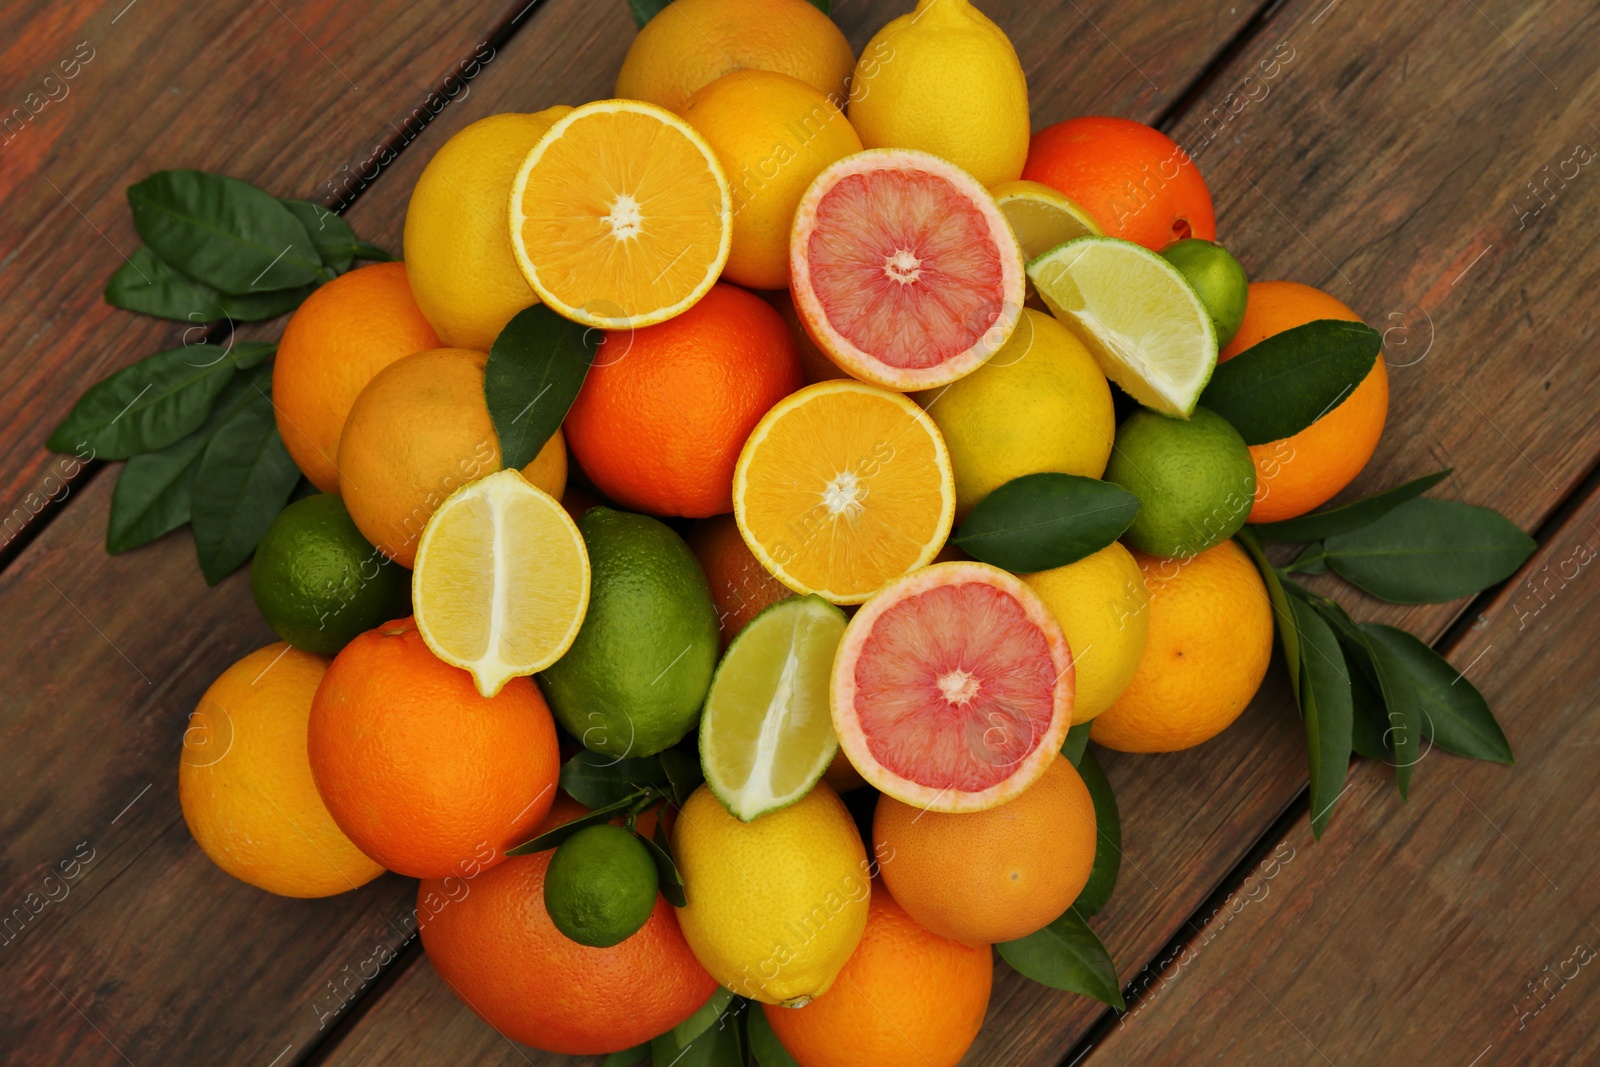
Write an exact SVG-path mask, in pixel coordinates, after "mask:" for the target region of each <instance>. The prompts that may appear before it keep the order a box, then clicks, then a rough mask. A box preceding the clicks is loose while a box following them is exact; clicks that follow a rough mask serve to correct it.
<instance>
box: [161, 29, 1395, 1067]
mask: <svg viewBox="0 0 1600 1067" xmlns="http://www.w3.org/2000/svg"><path fill="white" fill-rule="evenodd" d="M616 92H617V98H616V99H610V100H599V101H591V102H587V103H583V102H577V103H578V106H575V107H567V106H561V107H553V108H550V109H548V110H546V111H542V112H539V113H537V114H503V115H494V116H491V117H489V118H486V119H482V120H480V121H478V122H476V123H473V124H472V125H470V126H468V127H466V128H465V129H463V130H461V131H460V132H459V133H457V134H456V135H455V136H454V137H452V138H451V139H450V140H449V141H448V143H446V144H445V145H443V146H442V147H441V148H440V149H439V150H438V151H437V153H436V154H435V155H434V156H433V158H432V160H431V162H430V163H429V164H428V166H427V168H426V170H424V172H423V173H422V175H421V177H420V178H419V179H418V181H417V184H416V187H415V190H414V191H413V194H412V198H411V202H410V208H409V212H408V214H407V218H406V225H405V245H404V262H403V263H378V264H373V265H370V266H363V267H359V268H357V269H354V270H351V271H349V272H348V273H345V274H342V275H340V276H338V277H337V278H335V279H334V280H332V281H330V282H328V283H327V284H325V285H322V286H321V287H320V288H318V289H317V290H316V291H315V292H314V293H313V294H312V295H311V296H310V297H309V298H308V299H306V300H305V302H304V304H303V305H301V306H300V307H299V309H298V310H297V311H296V312H295V313H294V316H293V318H292V320H291V321H290V322H289V324H288V327H287V329H286V330H285V332H284V335H283V339H282V342H281V344H280V345H279V348H278V352H277V355H276V362H275V365H274V369H273V373H272V384H271V392H272V399H273V404H274V409H275V413H276V419H277V425H278V429H279V432H280V433H281V435H282V438H283V441H284V443H285V445H286V446H287V449H288V451H289V454H290V455H291V456H292V457H293V459H294V462H295V463H296V464H297V465H298V467H299V469H300V470H301V471H302V472H303V473H304V475H305V477H306V478H308V479H309V480H310V482H311V483H312V484H313V485H314V486H315V488H316V489H317V490H320V493H317V494H313V495H306V496H302V497H301V498H300V499H297V500H296V501H294V502H293V503H291V504H289V506H287V507H286V508H284V509H283V511H282V512H281V513H280V514H279V515H278V517H277V519H276V520H275V521H274V522H273V523H272V525H271V527H270V529H269V530H268V532H267V534H266V536H265V538H264V539H263V540H262V541H261V543H260V545H259V547H258V549H257V551H256V554H255V560H254V564H253V567H252V572H251V586H252V589H253V591H254V594H255V597H256V600H257V603H258V604H259V605H260V608H261V611H262V613H263V615H264V616H265V617H266V619H267V621H268V622H269V623H270V624H271V626H272V627H273V629H274V630H275V631H276V632H277V633H278V634H279V635H280V636H281V637H282V638H283V639H284V642H285V643H284V644H281V645H275V646H271V647H268V648H264V649H260V650H258V651H256V652H253V653H251V654H250V655H249V656H246V657H245V658H244V659H243V660H241V661H239V662H238V663H237V664H235V665H234V666H233V667H231V668H229V670H228V671H226V672H225V673H224V674H223V676H222V677H221V678H219V679H218V680H217V681H216V682H215V684H213V685H212V686H211V688H210V689H209V690H208V691H207V692H206V694H205V696H204V698H203V699H202V701H201V705H200V708H199V710H198V711H197V713H196V715H195V717H194V718H193V720H192V721H191V729H190V736H189V738H188V740H187V741H186V745H185V749H184V756H183V764H182V768H181V772H180V793H181V798H182V804H183V810H184V814H185V817H186V818H187V820H188V823H189V825H190V827H191V829H192V830H193V833H194V836H195V838H196V840H197V841H198V842H199V844H200V846H201V847H202V848H203V849H204V850H205V851H206V853H207V854H208V855H210V856H211V857H212V858H213V859H214V860H215V861H216V862H217V863H218V864H219V865H220V866H221V867H222V868H224V869H225V870H227V871H228V872H229V873H231V874H233V875H235V876H237V877H239V878H241V879H244V880H245V881H247V882H250V883H252V884H254V885H257V886H260V887H262V888H264V889H267V890H270V891H272V892H275V893H281V894H286V895H291V896H302V897H316V896H324V895H328V894H332V893H338V892H342V891H345V890H349V889H353V888H355V887H358V886H360V885H362V884H363V883H365V882H367V881H369V880H371V879H373V878H375V877H376V876H378V875H379V874H380V873H381V872H382V871H384V870H389V871H394V872H397V873H399V874H402V875H406V876H409V877H414V878H418V879H421V880H422V881H421V887H420V890H419V896H418V909H417V915H416V918H417V924H418V926H419V927H420V931H421V937H422V941H423V944H424V945H425V946H426V950H427V953H428V956H429V958H430V960H431V962H432V965H433V967H434V968H435V969H436V970H437V972H438V974H439V975H440V976H441V977H442V978H443V979H444V980H445V981H446V982H447V983H449V984H450V986H451V987H452V988H454V989H455V990H456V991H457V992H458V993H459V995H460V996H461V997H462V999H463V1000H464V1001H466V1002H467V1003H468V1004H470V1005H471V1006H472V1008H473V1010H475V1011H476V1012H478V1013H479V1014H480V1015H482V1016H483V1017H484V1018H485V1019H486V1020H487V1021H488V1022H489V1023H490V1024H492V1025H493V1026H494V1027H496V1028H497V1029H498V1030H500V1031H501V1032H502V1033H504V1034H505V1035H507V1036H508V1037H510V1038H512V1039H514V1040H517V1041H520V1042H525V1043H527V1044H530V1045H533V1046H537V1047H539V1048H543V1049H548V1050H553V1051H556V1052H562V1053H577V1054H596V1053H612V1052H618V1051H621V1050H627V1049H635V1048H637V1049H638V1051H639V1055H640V1058H642V1057H643V1056H644V1055H645V1053H646V1051H647V1050H646V1049H644V1048H643V1047H641V1046H643V1045H645V1044H647V1043H651V1042H653V1043H654V1048H655V1054H656V1056H657V1062H658V1063H664V1062H671V1061H672V1060H673V1059H674V1058H675V1056H676V1055H677V1053H678V1051H679V1050H681V1049H682V1048H685V1047H688V1046H689V1045H690V1044H694V1043H696V1042H711V1043H716V1042H724V1041H732V1042H733V1043H734V1047H735V1048H736V1049H738V1050H744V1049H745V1048H746V1047H748V1049H749V1050H750V1051H751V1053H752V1054H753V1055H754V1056H755V1057H756V1058H757V1059H758V1060H759V1062H761V1063H762V1064H763V1065H764V1067H774V1065H776V1064H786V1063H799V1064H802V1065H803V1067H834V1065H845V1064H874V1065H897V1064H907V1065H913V1064H914V1065H952V1064H955V1063H956V1062H957V1061H958V1060H959V1059H960V1058H961V1057H962V1055H963V1054H964V1053H965V1052H966V1050H967V1048H968V1047H969V1046H970V1045H971V1043H972V1042H973V1040H974V1038H975V1037H976V1035H977V1033H978V1030H979V1028H980V1026H981V1025H982V1022H983V1019H984V1015H985V1011H986V1008H987V1005H988V1001H989V993H990V986H991V982H992V980H993V969H994V963H993V953H992V952H991V948H990V946H996V945H998V946H1001V952H1002V955H1004V956H1005V958H1007V959H1008V960H1013V961H1014V962H1015V961H1016V960H1021V959H1022V958H1023V957H1024V956H1026V955H1027V954H1028V953H1029V952H1034V951H1036V950H1037V946H1035V948H1034V949H1029V950H1028V952H1023V951H1021V950H1008V949H1007V948H1006V947H1005V946H1014V945H1019V944H1027V942H1028V939H1029V938H1031V937H1033V936H1034V935H1036V934H1037V933H1038V932H1039V931H1041V930H1043V929H1045V928H1047V927H1049V926H1051V924H1053V923H1057V922H1061V921H1064V920H1068V919H1070V918H1071V917H1073V916H1078V917H1079V921H1081V917H1082V916H1084V915H1087V914H1090V913H1092V912H1093V911H1094V910H1095V909H1096V908H1097V907H1098V905H1099V903H1103V900H1104V896H1105V894H1106V893H1108V892H1109V884H1108V883H1106V884H1101V883H1102V882H1103V878H1104V876H1103V875H1101V874H1100V873H1099V872H1101V871H1102V870H1103V869H1104V868H1106V867H1107V866H1108V865H1109V869H1110V870H1111V871H1112V872H1113V875H1114V871H1115V862H1116V856H1115V855H1114V854H1111V853H1115V851H1116V844H1115V840H1114V834H1113V833H1111V832H1109V831H1110V829H1111V828H1110V827H1108V825H1107V824H1106V817H1105V814H1104V813H1105V812H1106V810H1107V809H1106V808H1105V807H1104V798H1102V797H1101V796H1100V795H1098V793H1097V791H1098V790H1100V789H1101V787H1102V784H1103V781H1104V779H1103V776H1102V775H1101V773H1100V772H1099V770H1098V768H1097V767H1094V766H1092V762H1093V757H1092V756H1087V757H1085V756H1084V755H1083V752H1084V749H1083V743H1084V739H1085V736H1084V735H1085V734H1086V733H1087V737H1088V738H1089V739H1092V740H1093V741H1094V742H1096V743H1097V744H1099V745H1101V746H1105V747H1107V748H1111V749H1115V750H1119V751H1126V752H1168V751H1173V750H1177V749H1183V748H1187V747H1190V746H1193V745H1197V744H1200V743H1201V742H1204V741H1206V740H1208V739H1209V738H1211V737H1214V736H1215V735H1216V734H1218V733H1219V732H1220V731H1222V730H1223V729H1225V728H1226V727H1228V726H1229V725H1230V724H1231V723H1232V722H1234V720H1235V719H1236V718H1237V717H1238V716H1239V714H1240V713H1241V711H1242V710H1243V709H1244V707H1245V705H1246V704H1247V703H1248V702H1249V701H1250V699H1251V697H1252V696H1253V695H1254V693H1255V691H1256V689H1257V687H1258V685H1259V684H1260V682H1261V680H1262V677H1263V675H1264V673H1265V671H1266V669H1267V662H1268V659H1269V654H1270V648H1271V642H1272V636H1273V615H1272V609H1271V607H1270V606H1269V601H1268V595H1267V590H1266V588H1265V587H1264V585H1263V581H1262V578H1261V577H1260V576H1259V575H1258V573H1257V570H1256V569H1255V567H1254V566H1253V564H1252V563H1251V560H1250V558H1249V557H1248V556H1247V555H1246V553H1245V551H1244V550H1243V549H1241V548H1240V547H1239V545H1238V544H1237V542H1236V541H1235V540H1233V536H1234V535H1235V534H1236V533H1237V532H1238V531H1239V530H1240V529H1241V527H1242V526H1243V524H1245V523H1246V522H1247V521H1250V522H1274V521H1278V520H1282V519H1286V518H1290V517H1293V516H1297V515H1301V514H1303V513H1305V512H1307V511H1309V510H1311V509H1313V508H1315V507H1317V506H1319V505H1320V504H1322V503H1324V502H1326V501H1327V500H1329V499H1330V498H1331V497H1332V496H1333V495H1334V494H1336V493H1337V492H1338V491H1339V490H1340V489H1342V488H1343V487H1344V486H1345V485H1346V484H1348V483H1349V482H1350V481H1351V479H1352V478H1354V476H1355V475H1356V473H1357V472H1359V471H1360V469H1361V468H1362V467H1363V465H1364V464H1365V463H1366V462H1367V460H1368V459H1369V458H1370V456H1371V455H1372V453H1373V450H1374V448H1375V447H1376V444H1377V440H1378V435H1379V433H1380V432H1381V430H1382V428H1383V424H1384V417H1385V413H1386V408H1387V401H1388V392H1387V382H1386V379H1385V376H1384V367H1383V362H1382V360H1377V361H1376V362H1375V363H1373V364H1372V369H1371V371H1370V373H1369V374H1367V375H1366V376H1365V378H1364V379H1363V380H1362V381H1361V382H1360V385H1359V387H1358V388H1355V389H1354V390H1353V391H1349V392H1348V395H1346V396H1343V397H1342V398H1340V399H1338V401H1337V402H1336V403H1334V404H1332V405H1330V406H1328V408H1327V410H1326V411H1325V412H1323V413H1321V415H1320V417H1319V418H1317V419H1316V420H1315V421H1314V422H1313V423H1312V424H1310V425H1309V426H1306V427H1305V428H1303V429H1300V430H1298V431H1297V432H1294V433H1292V434H1290V435H1288V436H1286V437H1283V438H1281V439H1278V440H1273V441H1267V442H1255V443H1247V441H1246V438H1245V436H1244V435H1243V434H1241V431H1240V430H1239V429H1236V428H1235V425H1234V423H1233V422H1230V419H1229V417H1225V415H1224V414H1219V413H1218V412H1217V411H1213V410H1210V409H1209V408H1208V407H1206V406H1203V404H1202V400H1203V397H1202V394H1203V393H1206V391H1207V387H1208V384H1210V383H1211V382H1212V379H1213V375H1214V374H1217V375H1218V376H1219V381H1220V380H1221V377H1222V372H1221V371H1219V364H1222V365H1225V364H1226V361H1230V360H1232V359H1233V358H1234V357H1235V356H1238V355H1240V354H1242V353H1244V352H1245V351H1246V350H1247V349H1250V348H1252V347H1254V346H1256V345H1258V344H1259V343H1261V342H1264V341H1267V340H1268V339H1271V338H1276V337H1279V336H1280V335H1286V334H1288V333H1289V332H1290V331H1293V330H1296V329H1298V328H1302V327H1305V326H1307V325H1308V324H1312V323H1316V322H1324V321H1326V320H1353V319H1355V318H1356V316H1355V315H1354V314H1353V313H1352V312H1351V311H1350V310H1349V309H1348V308H1346V307H1344V306H1343V305H1342V304H1340V303H1339V302H1338V301H1337V300H1335V299H1333V298H1332V297H1330V296H1327V295H1325V294H1323V293H1321V292H1319V291H1317V290H1315V289H1312V288H1309V287H1307V286H1304V285H1299V284H1296V283H1293V282H1257V283H1249V282H1248V281H1247V279H1246V276H1245V272H1244V270H1243V268H1242V267H1241V266H1240V265H1239V263H1238V262H1237V260H1235V259H1234V258H1233V256H1231V255H1230V254H1229V253H1228V252H1227V251H1226V250H1224V249H1223V248H1222V247H1221V246H1219V245H1217V244H1216V243H1214V240H1213V239H1214V238H1215V236H1216V224H1215V219H1214V214H1213V207H1212V200H1211V195H1210V192H1209V191H1208V190H1207V187H1206V185H1205V183H1204V181H1203V180H1202V179H1201V176H1200V173H1199V171H1198V170H1197V169H1196V167H1195V165H1194V163H1193V161H1192V160H1190V159H1189V157H1188V156H1187V155H1186V154H1185V153H1184V152H1183V150H1182V149H1181V148H1180V147H1179V146H1178V145H1176V144H1175V143H1174V142H1173V141H1171V140H1170V139H1168V138H1167V137H1166V136H1164V135H1163V134H1161V133H1160V132H1158V131H1156V130H1154V129H1151V128H1150V127H1147V126H1144V125H1142V124H1139V123H1136V122H1132V121H1129V120H1126V119H1120V118H1105V117H1083V118H1074V119H1069V120H1067V121H1064V122H1060V123H1057V124H1055V125H1052V126H1049V127H1047V128H1045V129H1043V130H1040V131H1039V132H1037V133H1031V134H1030V123H1029V110H1028V91H1027V85H1026V82H1025V79H1024V77H1023V71H1022V67H1021V65H1020V64H1019V62H1018V59H1017V55H1016V52H1015V50H1014V49H1013V47H1012V44H1011V42H1010V41H1009V40H1007V38H1006V36H1005V35H1004V33H1002V31H1001V30H1000V29H999V28H998V27H997V26H996V25H995V24H994V23H993V22H991V21H990V20H989V19H988V18H986V17H985V16H984V15H983V14H982V13H981V12H980V11H979V10H977V9H976V8H975V7H974V6H972V4H970V3H969V2H968V0H920V3H918V4H917V7H916V10H915V11H914V12H910V13H907V14H906V15H904V16H902V17H900V18H896V19H895V20H893V21H892V22H890V23H889V24H888V25H886V26H884V27H883V28H882V29H881V30H880V31H879V32H878V34H877V35H876V36H875V37H874V38H873V39H872V41H871V42H870V43H869V44H868V45H867V46H866V47H865V49H864V50H863V51H862V53H861V56H860V58H859V60H858V59H857V57H855V56H854V55H853V53H852V50H851V48H850V46H849V45H848V44H847V42H846V41H845V38H844V36H843V35H842V34H841V33H840V32H839V30H838V29H837V28H836V27H835V26H834V25H833V23H832V22H831V21H830V20H829V19H828V17H827V16H826V15H825V14H823V13H822V12H821V11H820V10H819V9H818V8H817V7H814V6H813V5H811V4H810V3H807V2H806V0H760V2H753V0H677V2H676V3H673V4H671V5H670V6H667V7H666V8H665V9H664V10H662V11H661V12H660V13H659V14H657V15H656V16H655V17H654V18H653V19H651V20H650V21H649V22H648V23H647V24H646V25H645V26H644V28H643V29H642V31H641V32H640V33H639V35H638V37H637V39H636V40H635V42H634V44H633V46H632V48H631V49H630V51H629V52H628V55H627V58H626V60H625V62H624V63H623V66H622V69H621V72H620V74H619V75H618V78H617V86H616ZM529 338H532V339H533V340H532V341H530V340H529ZM1241 365H1242V364H1241ZM563 383H567V384H568V385H570V388H565V387H564V386H563ZM1113 387H1115V388H1113ZM1208 395H1209V394H1208ZM552 404H554V405H555V408H554V409H553V408H552ZM532 426H537V427H538V428H539V429H538V431H537V432H534V430H531V429H529V427H532ZM1119 516H1120V518H1119ZM1108 524H1109V525H1108ZM1064 751H1065V753H1066V754H1063V753H1064ZM1085 760H1087V762H1084V761H1085ZM1080 768H1082V769H1081V770H1080ZM1156 773H1160V772H1159V771H1157V772H1156ZM1112 810H1113V811H1114V808H1113V809H1112ZM1097 812H1098V813H1100V814H1099V815H1097ZM1091 895H1092V896H1095V897H1097V898H1098V899H1097V900H1096V901H1094V902H1093V903H1091V902H1090V901H1089V900H1088V897H1089V896H1091ZM1075 908H1076V910H1075ZM1008 952H1012V953H1013V954H1007V953H1008ZM1018 966H1019V969H1024V970H1025V971H1026V967H1024V966H1023V965H1022V964H1020V963H1019V964H1018ZM1112 978H1113V979H1114V978H1115V973H1114V971H1113V973H1112ZM1113 993H1114V990H1113ZM734 1011H738V1012H740V1013H741V1014H740V1021H739V1023H738V1025H737V1026H736V1027H732V1028H730V1027H728V1026H727V1025H725V1021H726V1020H727V1019H728V1018H730V1017H731V1014H730V1013H731V1012H734ZM719 1018H720V1019H721V1020H723V1022H720V1023H719ZM729 1034H732V1036H731V1037H730V1036H729ZM618 1062H621V1061H620V1060H619V1061H618ZM696 1062H723V1061H713V1060H710V1059H707V1060H697V1061H696ZM730 1062H731V1061H730Z"/></svg>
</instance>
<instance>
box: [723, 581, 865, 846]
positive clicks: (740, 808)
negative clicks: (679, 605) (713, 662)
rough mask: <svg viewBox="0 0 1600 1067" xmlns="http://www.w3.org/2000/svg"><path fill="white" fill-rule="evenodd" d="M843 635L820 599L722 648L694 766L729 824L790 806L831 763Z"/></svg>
mask: <svg viewBox="0 0 1600 1067" xmlns="http://www.w3.org/2000/svg"><path fill="white" fill-rule="evenodd" d="M844 628H845V617H844V612H842V611H840V610H839V609H838V608H836V607H834V606H833V605H832V604H830V603H828V602H827V601H826V600H823V599H822V598H821V597H816V596H807V597H792V598H790V599H788V600H782V601H779V602H778V603H776V604H774V605H773V606H772V607H770V608H768V609H767V610H766V611H763V612H762V613H761V614H760V615H758V616H756V618H755V619H754V620H752V621H751V622H750V624H749V625H748V626H746V627H745V628H744V629H743V630H741V631H740V632H739V636H738V637H736V638H734V640H733V644H732V645H730V646H729V647H728V652H727V654H726V655H725V656H724V657H723V658H722V663H721V664H720V665H719V666H718V667H717V673H716V675H715V676H714V677H713V678H712V680H711V692H710V693H708V694H707V695H706V706H705V711H704V712H703V713H702V714H701V716H700V764H701V766H702V768H703V769H704V771H705V776H706V784H707V785H708V786H710V787H711V791H712V792H713V793H715V794H716V797H717V799H718V800H720V801H722V806H723V807H725V808H727V809H728V811H729V812H730V813H731V814H733V815H734V816H735V817H736V818H738V819H740V820H742V821H744V822H750V821H751V820H752V819H755V818H758V817H760V816H762V815H765V814H766V813H767V812H769V811H776V810H777V809H778V808H783V807H787V806H788V805H790V804H793V803H794V802H795V801H796V800H799V799H800V798H801V797H803V796H805V795H806V793H808V792H809V791H810V790H811V787H812V786H813V785H815V784H816V782H817V779H818V778H821V777H822V773H823V772H824V771H826V770H827V769H828V764H829V763H831V762H832V761H833V756H834V753H835V752H837V751H838V750H839V742H838V739H837V738H835V737H834V735H833V719H832V717H831V715H830V714H829V710H828V685H829V680H830V679H831V678H832V676H833V655H834V652H835V651H837V650H838V648H839V639H840V638H841V637H843V636H844Z"/></svg>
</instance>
